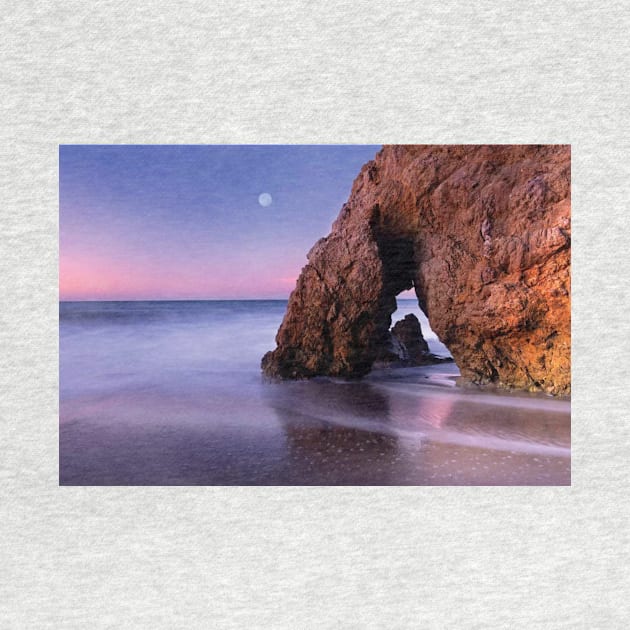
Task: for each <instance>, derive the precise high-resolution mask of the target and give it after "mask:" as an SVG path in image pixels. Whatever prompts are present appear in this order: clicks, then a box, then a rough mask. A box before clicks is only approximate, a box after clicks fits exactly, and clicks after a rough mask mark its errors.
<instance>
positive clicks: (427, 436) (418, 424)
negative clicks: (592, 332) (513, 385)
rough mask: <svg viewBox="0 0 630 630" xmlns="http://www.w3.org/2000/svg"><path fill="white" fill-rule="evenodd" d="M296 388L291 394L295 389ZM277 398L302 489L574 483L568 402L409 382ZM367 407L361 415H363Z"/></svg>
mask: <svg viewBox="0 0 630 630" xmlns="http://www.w3.org/2000/svg"><path fill="white" fill-rule="evenodd" d="M289 387H291V386H289ZM286 395H287V391H286V390H285V391H282V390H276V391H275V397H274V396H272V397H271V406H272V407H273V408H274V410H275V412H276V414H277V415H278V419H279V421H280V423H281V425H282V427H283V430H284V433H285V436H286V438H287V444H288V449H289V453H290V458H291V459H292V460H294V461H295V462H296V465H295V466H294V468H293V475H295V478H297V479H300V480H299V481H296V482H297V483H319V484H326V483H330V484H344V483H356V481H355V479H359V478H360V479H361V480H362V483H364V484H375V485H387V484H391V483H394V484H419V485H424V484H427V485H442V484H449V485H530V484H532V485H536V484H554V485H566V484H569V483H570V423H569V421H568V420H569V419H568V417H567V415H566V414H565V413H563V412H564V406H563V403H562V402H561V401H547V400H544V399H537V398H526V397H524V398H521V399H519V398H518V397H510V396H505V397H503V398H501V399H500V402H501V403H502V404H501V405H498V404H496V400H495V399H494V398H492V402H491V403H489V402H488V397H487V396H484V395H481V396H477V395H476V394H475V393H469V392H462V391H460V390H455V391H453V390H450V391H444V390H443V389H440V388H431V387H419V386H418V384H417V383H409V384H407V385H403V386H401V385H400V384H397V386H396V387H393V388H390V387H388V384H387V383H385V384H383V383H382V382H381V383H379V384H370V383H367V382H360V383H340V382H334V381H322V382H319V383H314V382H310V383H302V384H293V385H292V387H291V392H290V399H292V400H300V412H296V411H295V407H291V406H289V405H287V404H286V400H287V399H286V398H285V396H286ZM362 407H363V409H362Z"/></svg>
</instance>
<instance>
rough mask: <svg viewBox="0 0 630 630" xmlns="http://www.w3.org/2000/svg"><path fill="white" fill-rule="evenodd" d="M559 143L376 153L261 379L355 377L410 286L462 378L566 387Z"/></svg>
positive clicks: (566, 202) (563, 169)
mask: <svg viewBox="0 0 630 630" xmlns="http://www.w3.org/2000/svg"><path fill="white" fill-rule="evenodd" d="M570 250H571V226H570V147H568V146H562V145H493V146H488V145H479V146H476V145H475V146H450V145H437V146H436V145H433V146H431V145H429V146H418V145H403V146H386V147H384V148H383V149H382V150H381V151H380V152H379V153H378V155H377V156H376V158H375V159H374V160H373V161H371V162H368V163H367V164H366V165H365V166H364V167H363V168H362V169H361V172H360V173H359V175H358V177H357V178H356V180H355V182H354V184H353V187H352V192H351V194H350V198H349V199H348V201H347V203H346V204H344V206H343V207H342V209H341V212H340V214H339V216H338V218H337V220H336V221H335V223H334V224H333V227H332V231H331V233H330V234H329V235H328V236H327V237H326V238H322V239H320V240H319V241H318V242H317V243H316V244H315V245H314V246H313V248H312V249H311V251H310V252H309V253H308V264H307V265H306V266H305V267H304V268H303V270H302V273H301V275H300V277H299V278H298V281H297V285H296V288H295V290H294V291H293V293H292V294H291V297H290V300H289V305H288V308H287V313H286V315H285V318H284V321H283V323H282V325H281V327H280V330H279V331H278V334H277V337H276V342H277V344H278V346H277V348H276V349H275V350H274V351H273V352H269V353H267V354H266V355H265V357H264V358H263V362H262V366H263V369H264V371H265V373H266V374H268V375H271V376H279V377H282V378H304V377H310V376H314V375H318V374H329V375H340V376H361V375H364V374H366V373H367V372H368V371H369V370H370V368H371V366H372V363H373V362H374V360H375V358H376V356H377V351H378V347H379V343H382V340H383V338H384V336H385V335H386V334H387V332H388V331H389V327H390V324H391V314H392V313H393V312H394V310H395V309H396V295H397V294H398V293H400V292H401V291H403V290H405V289H409V288H412V287H413V288H414V290H415V293H416V295H417V297H418V303H419V305H420V308H421V309H422V310H423V312H424V313H425V314H426V315H427V317H428V318H429V322H430V324H431V328H432V329H433V330H434V331H435V332H436V333H437V335H438V336H439V338H440V339H441V341H442V342H443V343H444V344H445V345H446V346H447V347H448V348H449V350H450V351H451V354H452V355H453V357H454V359H455V361H456V363H457V365H458V366H459V368H460V370H461V372H462V376H463V377H464V378H466V379H468V380H470V381H473V382H476V383H496V384H498V385H503V386H508V387H515V388H524V389H542V390H544V391H548V392H551V393H556V394H567V393H569V392H570V387H571V385H570V382H571V377H570Z"/></svg>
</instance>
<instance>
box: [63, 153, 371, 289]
mask: <svg viewBox="0 0 630 630" xmlns="http://www.w3.org/2000/svg"><path fill="white" fill-rule="evenodd" d="M379 149H380V146H376V145H370V146H368V145H285V146H282V145H268V146H265V145H225V146H223V145H194V146H183V145H167V146H159V145H147V146H139V145H112V146H100V145H62V146H60V147H59V205H60V218H59V224H60V227H59V232H60V234H59V244H60V255H59V258H60V261H59V285H60V286H59V293H60V299H61V300H141V299H274V298H275V299H286V298H287V297H288V296H289V293H290V292H291V291H292V290H293V288H294V286H295V281H296V279H297V276H298V275H299V273H300V270H301V269H302V267H303V266H304V265H305V264H306V254H307V252H308V251H309V249H310V248H311V246H312V245H313V244H314V243H315V241H317V239H319V238H321V237H322V236H326V235H327V234H328V233H329V231H330V228H331V224H332V222H333V221H334V220H335V218H336V217H337V214H338V213H339V210H340V209H341V206H342V205H343V203H344V202H345V201H346V200H347V198H348V196H349V194H350V189H351V187H352V182H353V181H354V178H355V177H356V175H357V174H358V173H359V170H360V169H361V166H362V165H363V164H365V162H367V161H369V160H371V159H372V158H373V157H374V156H375V154H376V153H377V151H378V150H379ZM261 195H265V196H263V197H262V198H261Z"/></svg>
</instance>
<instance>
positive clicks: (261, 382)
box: [59, 300, 571, 485]
mask: <svg viewBox="0 0 630 630" xmlns="http://www.w3.org/2000/svg"><path fill="white" fill-rule="evenodd" d="M285 308H286V301H280V300H278V301H199V302H195V301H190V302H188V301H171V302H62V303H61V304H60V311H59V320H60V324H59V335H60V366H59V368H60V391H59V398H60V419H59V422H60V424H59V456H60V473H59V474H60V483H61V484H62V485H199V484H201V485H287V484H290V485H567V484H570V470H571V460H570V403H569V401H567V400H558V399H553V398H550V397H547V396H543V395H532V394H506V393H491V392H488V391H484V390H476V389H463V388H460V387H457V386H456V384H455V379H456V378H457V376H458V370H457V367H456V366H455V364H453V363H444V364H440V365H435V366H429V367H422V368H404V369H400V368H397V369H396V368H390V369H382V370H377V371H373V372H372V373H371V374H370V375H368V376H367V377H366V378H364V379H361V380H354V381H352V380H344V379H331V378H317V379H312V380H309V381H298V382H269V381H267V380H266V379H264V378H263V377H262V375H261V373H260V359H261V357H262V355H263V354H264V353H265V352H266V351H267V350H270V349H272V348H273V347H274V346H275V344H274V337H275V334H276V331H277V329H278V326H279V325H280V322H281V321H282V317H283V315H284V312H285ZM409 312H414V313H416V315H417V316H418V318H419V319H420V321H421V324H422V328H423V332H424V334H425V337H426V338H427V341H428V343H429V346H430V349H431V350H432V351H433V352H434V353H436V354H441V355H444V356H447V355H448V350H447V349H446V348H445V347H444V346H443V345H442V344H441V343H440V342H439V340H438V339H437V338H436V336H435V335H434V334H433V333H432V332H431V330H430V328H429V327H428V322H427V321H426V318H424V316H423V315H422V313H421V312H420V311H419V309H418V306H417V304H416V303H415V302H414V301H413V300H408V301H406V300H405V301H403V300H400V301H399V309H398V311H397V312H396V313H395V314H394V317H393V319H394V321H396V320H397V319H400V318H402V317H403V316H404V315H405V314H407V313H409Z"/></svg>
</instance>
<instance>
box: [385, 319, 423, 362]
mask: <svg viewBox="0 0 630 630" xmlns="http://www.w3.org/2000/svg"><path fill="white" fill-rule="evenodd" d="M392 335H393V336H394V337H396V339H398V340H399V341H400V343H402V344H403V346H405V350H406V351H407V356H408V359H409V360H410V361H411V362H418V361H421V360H422V356H423V355H424V354H426V353H427V352H429V346H428V344H427V342H426V341H425V339H424V337H423V336H422V327H421V326H420V322H419V321H418V318H417V317H416V316H415V315H414V314H413V313H409V315H405V318H404V319H401V320H400V321H398V322H396V323H395V324H394V326H393V327H392Z"/></svg>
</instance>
